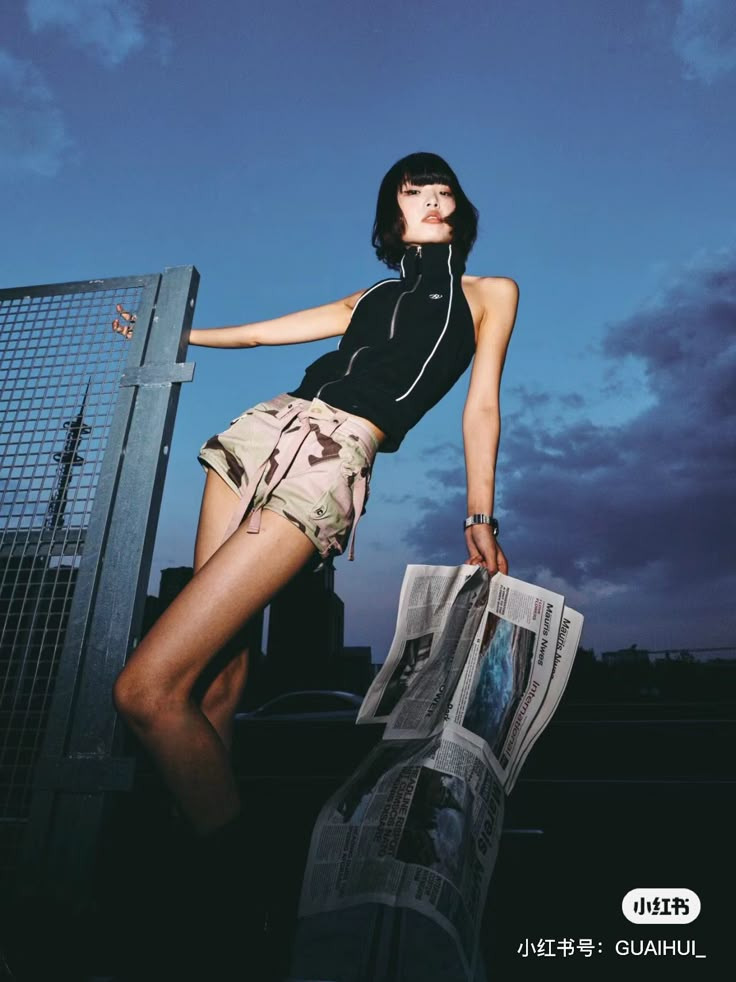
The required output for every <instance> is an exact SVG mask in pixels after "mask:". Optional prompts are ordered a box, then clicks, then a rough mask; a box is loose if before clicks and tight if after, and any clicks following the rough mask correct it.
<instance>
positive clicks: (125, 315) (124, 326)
mask: <svg viewBox="0 0 736 982" xmlns="http://www.w3.org/2000/svg"><path fill="white" fill-rule="evenodd" d="M115 310H117V312H118V313H119V314H120V317H116V318H115V320H114V321H113V322H112V329H113V331H115V332H116V333H117V334H122V335H123V337H124V338H132V337H133V325H134V324H135V322H136V321H137V320H138V317H137V316H136V314H131V313H130V312H129V311H127V310H126V309H125V308H124V307H123V305H122V304H121V303H116V304H115ZM120 318H122V323H121V320H120Z"/></svg>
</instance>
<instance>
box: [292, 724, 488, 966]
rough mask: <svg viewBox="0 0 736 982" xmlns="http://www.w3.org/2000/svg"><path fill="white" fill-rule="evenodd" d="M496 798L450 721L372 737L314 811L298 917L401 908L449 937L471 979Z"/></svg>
mask: <svg viewBox="0 0 736 982" xmlns="http://www.w3.org/2000/svg"><path fill="white" fill-rule="evenodd" d="M503 805H504V794H503V789H502V787H501V784H500V782H499V781H498V780H497V779H496V777H495V775H494V774H493V772H492V771H491V769H490V768H489V767H488V763H487V761H486V760H485V758H484V756H483V754H482V753H481V752H480V751H479V750H478V748H477V746H476V745H475V744H474V743H473V742H471V741H469V740H468V739H467V738H466V737H465V735H464V734H463V732H462V731H461V730H460V729H459V728H457V727H454V726H452V725H451V724H448V726H447V727H446V728H445V730H444V731H443V732H442V733H441V734H436V735H434V736H432V737H429V738H426V739H424V740H403V741H382V742H381V743H379V744H378V745H377V746H376V747H375V748H374V750H373V751H372V752H371V754H369V756H368V757H367V758H366V760H365V761H364V762H363V764H362V766H361V767H360V768H359V769H358V771H357V772H356V773H355V774H354V775H353V776H352V777H351V778H350V780H349V781H347V782H346V783H345V784H344V785H343V786H342V787H341V788H340V789H339V790H338V791H337V792H336V793H335V794H334V795H333V796H332V797H331V798H330V800H329V801H328V802H327V804H326V805H325V806H324V807H323V809H322V811H321V812H320V815H319V817H318V819H317V823H316V825H315V829H314V832H313V834H312V840H311V845H310V850H309V856H308V860H307V868H306V872H305V877H304V883H303V888H302V895H301V900H300V906H299V917H300V918H306V917H310V916H312V915H315V914H319V913H323V912H325V911H329V910H339V909H342V908H344V907H349V906H355V905H359V904H366V903H380V904H386V905H389V906H393V907H406V908H410V909H412V910H415V911H417V912H419V913H421V914H423V915H425V916H426V917H427V918H428V919H429V921H430V922H431V923H434V924H435V925H437V926H438V927H439V928H440V929H441V930H443V931H445V932H448V933H449V934H450V935H451V936H452V938H453V939H454V941H455V943H456V945H457V946H458V952H459V955H460V958H461V962H462V965H463V967H464V972H465V976H466V977H468V978H472V974H473V972H474V963H475V959H476V954H477V942H478V931H479V927H480V920H481V916H482V913H483V903H484V900H485V896H486V892H487V888H488V884H489V882H490V878H491V873H492V870H493V865H494V863H495V860H496V855H497V853H498V845H499V839H500V835H501V828H502V824H503Z"/></svg>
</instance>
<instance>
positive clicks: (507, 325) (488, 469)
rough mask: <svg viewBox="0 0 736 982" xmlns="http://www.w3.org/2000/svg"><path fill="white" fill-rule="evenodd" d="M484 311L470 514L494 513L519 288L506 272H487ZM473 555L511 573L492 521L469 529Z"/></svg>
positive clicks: (466, 418) (471, 442) (466, 420)
mask: <svg viewBox="0 0 736 982" xmlns="http://www.w3.org/2000/svg"><path fill="white" fill-rule="evenodd" d="M479 285H480V287H481V293H482V298H483V315H482V317H481V322H480V326H479V329H478V343H477V347H476V352H475V360H474V362H473V369H472V372H471V375H470V387H469V389H468V396H467V399H466V400H465V408H464V410H463V443H464V445H465V472H466V475H467V484H468V515H475V514H483V515H492V514H493V500H494V494H495V481H496V458H497V456H498V443H499V438H500V435H501V412H500V401H499V394H500V388H501V373H502V372H503V366H504V361H505V359H506V350H507V348H508V344H509V340H510V338H511V332H512V331H513V329H514V322H515V320H516V311H517V308H518V303H519V287H518V285H517V284H516V283H515V282H514V280H511V279H508V278H506V277H487V278H485V279H484V280H483V281H482V282H481V283H480V284H479ZM465 541H466V544H467V547H468V555H469V557H470V559H474V560H476V562H477V561H479V560H478V559H477V558H476V557H480V563H481V565H483V566H485V567H486V569H487V570H488V572H489V573H495V572H496V571H497V570H501V572H502V573H506V572H508V563H507V562H506V557H505V556H504V554H503V551H502V549H501V547H500V546H499V544H498V541H497V540H496V539H495V537H494V536H493V533H492V532H491V528H490V526H489V525H473V526H471V528H469V529H467V530H466V532H465Z"/></svg>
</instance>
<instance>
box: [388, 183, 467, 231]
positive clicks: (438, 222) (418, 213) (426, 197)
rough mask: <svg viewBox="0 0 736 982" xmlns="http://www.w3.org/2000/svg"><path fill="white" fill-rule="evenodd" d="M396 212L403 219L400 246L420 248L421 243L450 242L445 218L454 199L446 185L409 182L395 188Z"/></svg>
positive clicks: (453, 207)
mask: <svg viewBox="0 0 736 982" xmlns="http://www.w3.org/2000/svg"><path fill="white" fill-rule="evenodd" d="M397 198H398V202H399V208H400V209H401V214H402V215H403V217H404V234H403V235H402V236H401V238H402V239H403V241H404V242H406V243H408V244H411V245H422V243H424V242H450V241H451V240H452V228H451V226H450V225H448V224H447V216H448V215H451V214H452V212H453V211H454V210H455V196H454V195H453V193H452V189H451V188H450V187H448V185H447V184H425V185H423V186H421V187H420V186H419V185H418V184H412V183H411V182H409V183H407V184H404V185H403V186H402V187H401V188H399V192H398V195H397Z"/></svg>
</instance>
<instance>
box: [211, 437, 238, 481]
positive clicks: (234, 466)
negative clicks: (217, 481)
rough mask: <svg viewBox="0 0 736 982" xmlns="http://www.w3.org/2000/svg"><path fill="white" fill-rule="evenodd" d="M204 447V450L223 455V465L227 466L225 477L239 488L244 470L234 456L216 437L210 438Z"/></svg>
mask: <svg viewBox="0 0 736 982" xmlns="http://www.w3.org/2000/svg"><path fill="white" fill-rule="evenodd" d="M204 446H205V449H206V450H216V451H217V452H218V453H221V454H223V455H224V457H225V463H226V464H227V476H228V477H229V478H230V480H231V481H232V482H233V484H234V485H235V486H236V487H238V488H239V487H240V485H241V484H242V482H243V477H244V476H245V468H244V467H243V465H242V464H241V463H240V461H239V460H238V458H237V457H236V456H235V454H234V453H232V452H231V451H230V450H228V449H227V447H223V445H222V443H221V442H220V439H219V437H217V436H213V437H210V439H209V440H208V441H207V443H205V445H204Z"/></svg>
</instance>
